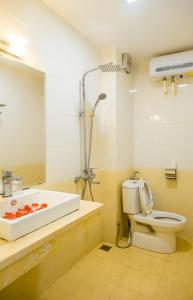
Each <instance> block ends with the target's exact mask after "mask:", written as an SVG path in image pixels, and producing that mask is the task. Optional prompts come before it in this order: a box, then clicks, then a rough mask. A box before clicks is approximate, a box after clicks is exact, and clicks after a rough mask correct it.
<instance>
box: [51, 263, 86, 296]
mask: <svg viewBox="0 0 193 300" xmlns="http://www.w3.org/2000/svg"><path fill="white" fill-rule="evenodd" d="M84 279H85V275H84V273H83V272H81V271H79V270H78V269H77V268H76V267H75V268H72V269H71V270H69V271H68V272H67V273H65V274H64V276H62V277H61V278H60V279H58V280H57V281H56V282H55V283H54V284H53V285H52V287H53V288H55V289H58V290H61V291H64V292H67V293H71V292H73V291H74V287H75V286H76V287H77V286H79V285H80V284H81V282H82V281H83V280H84Z"/></svg>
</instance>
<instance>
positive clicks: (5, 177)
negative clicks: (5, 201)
mask: <svg viewBox="0 0 193 300" xmlns="http://www.w3.org/2000/svg"><path fill="white" fill-rule="evenodd" d="M14 180H17V181H18V180H21V177H15V176H13V175H12V172H11V171H7V170H3V171H2V196H3V197H10V196H12V193H13V181H14Z"/></svg>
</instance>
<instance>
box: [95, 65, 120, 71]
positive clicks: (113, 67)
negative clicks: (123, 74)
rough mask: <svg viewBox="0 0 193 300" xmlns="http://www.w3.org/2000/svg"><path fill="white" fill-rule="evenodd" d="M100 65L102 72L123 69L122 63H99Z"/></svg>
mask: <svg viewBox="0 0 193 300" xmlns="http://www.w3.org/2000/svg"><path fill="white" fill-rule="evenodd" d="M98 67H99V69H100V70H101V72H120V71H122V68H121V66H120V65H115V64H113V63H109V64H105V65H99V66H98Z"/></svg>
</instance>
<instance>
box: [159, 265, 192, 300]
mask: <svg viewBox="0 0 193 300" xmlns="http://www.w3.org/2000/svg"><path fill="white" fill-rule="evenodd" d="M155 299H156V300H158V299H171V300H174V299H175V300H192V299H193V269H192V267H190V268H189V267H188V266H187V265H186V266H185V265H184V264H183V263H182V262H180V263H176V262H174V261H172V262H169V261H168V263H167V265H166V267H165V269H164V272H163V274H162V276H161V279H160V282H159V285H158V289H157V291H156V294H155Z"/></svg>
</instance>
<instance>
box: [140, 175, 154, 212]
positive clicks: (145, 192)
mask: <svg viewBox="0 0 193 300" xmlns="http://www.w3.org/2000/svg"><path fill="white" fill-rule="evenodd" d="M139 197H140V203H141V208H142V212H143V213H144V214H145V215H149V214H150V213H151V212H152V208H153V197H152V193H151V190H150V188H149V185H148V182H147V181H145V180H144V179H140V181H139Z"/></svg>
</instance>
